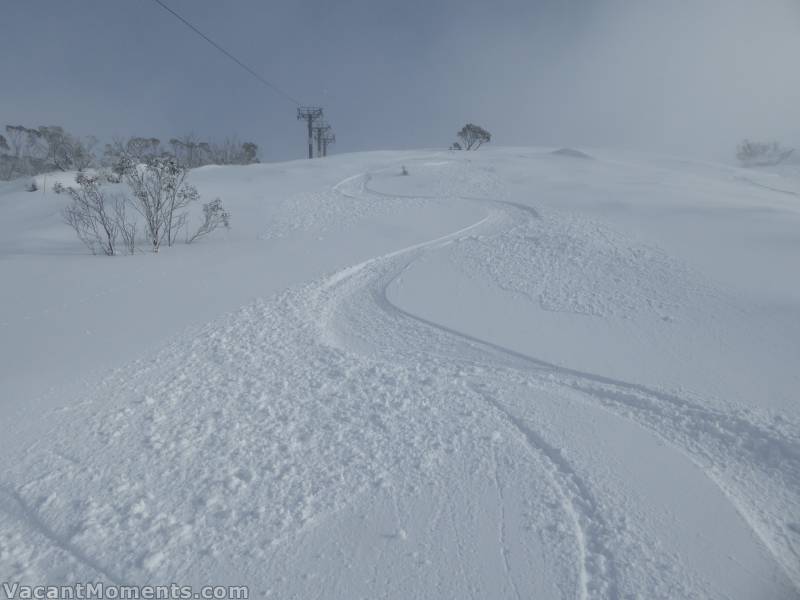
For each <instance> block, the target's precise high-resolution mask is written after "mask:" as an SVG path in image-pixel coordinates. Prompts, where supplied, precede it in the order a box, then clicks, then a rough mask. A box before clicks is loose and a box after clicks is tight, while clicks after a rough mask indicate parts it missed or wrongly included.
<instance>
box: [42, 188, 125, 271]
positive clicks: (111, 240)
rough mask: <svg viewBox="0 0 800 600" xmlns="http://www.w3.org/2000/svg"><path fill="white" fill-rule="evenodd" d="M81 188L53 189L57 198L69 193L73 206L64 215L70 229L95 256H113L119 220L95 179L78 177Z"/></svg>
mask: <svg viewBox="0 0 800 600" xmlns="http://www.w3.org/2000/svg"><path fill="white" fill-rule="evenodd" d="M75 182H76V183H77V184H78V185H77V187H72V186H70V187H65V186H63V185H61V184H56V185H54V186H53V191H54V192H56V193H57V194H60V193H67V194H69V196H70V199H71V200H72V202H71V203H70V205H69V206H67V207H66V208H65V209H64V211H63V216H64V221H66V223H67V224H68V225H70V226H71V227H72V228H73V229H74V230H75V233H76V234H77V236H78V239H80V240H81V241H82V242H83V243H84V244H85V245H86V247H87V248H89V250H90V251H91V252H92V254H100V253H102V254H105V255H106V256H113V255H114V253H115V252H116V242H117V235H118V233H119V229H120V223H119V222H118V216H117V215H116V214H115V213H114V209H113V207H112V206H111V202H109V199H108V198H107V197H106V194H105V192H104V191H103V189H102V187H101V183H100V181H99V178H98V177H97V176H95V175H87V174H86V173H78V175H77V177H76V178H75Z"/></svg>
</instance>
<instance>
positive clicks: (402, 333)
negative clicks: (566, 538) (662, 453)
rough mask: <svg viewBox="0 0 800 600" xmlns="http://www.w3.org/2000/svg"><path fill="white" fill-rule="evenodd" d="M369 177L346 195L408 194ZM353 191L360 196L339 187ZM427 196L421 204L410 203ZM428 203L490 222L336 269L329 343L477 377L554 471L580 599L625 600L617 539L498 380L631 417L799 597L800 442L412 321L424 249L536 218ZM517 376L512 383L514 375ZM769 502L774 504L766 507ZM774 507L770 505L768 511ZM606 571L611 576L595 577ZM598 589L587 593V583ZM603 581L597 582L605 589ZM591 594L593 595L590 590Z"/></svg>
mask: <svg viewBox="0 0 800 600" xmlns="http://www.w3.org/2000/svg"><path fill="white" fill-rule="evenodd" d="M370 180H371V176H370V175H369V174H363V175H362V176H360V177H359V176H355V177H351V178H348V179H346V180H344V181H343V182H341V183H340V184H339V186H338V187H337V188H336V189H337V191H339V192H340V193H343V194H346V195H351V194H353V195H358V194H368V195H372V196H374V197H375V198H376V199H380V198H381V197H393V198H398V197H403V196H398V195H395V194H387V193H384V192H379V191H376V190H373V189H371V188H370V187H369V182H370ZM354 183H357V185H358V190H357V191H355V192H353V191H351V192H343V191H342V190H341V189H340V188H341V187H344V186H346V185H351V184H354ZM408 198H409V199H412V198H413V199H417V200H418V199H420V196H408ZM424 198H427V199H428V200H438V201H446V200H451V201H452V200H463V201H468V202H477V203H480V204H482V205H483V206H485V207H486V210H487V211H488V212H489V216H487V217H486V218H484V219H483V220H481V221H480V222H478V223H476V224H474V225H473V226H471V227H468V228H466V229H463V230H460V231H457V232H454V233H452V234H450V235H448V236H445V237H443V238H440V239H437V240H433V241H430V242H427V243H425V244H418V245H415V246H412V247H409V248H405V249H403V250H400V251H396V252H392V253H390V254H387V255H385V256H382V257H378V258H374V259H371V260H369V261H366V262H364V263H361V264H359V265H357V266H355V267H351V268H349V269H346V270H345V271H342V272H339V273H337V274H335V275H333V276H332V277H331V278H329V279H328V280H327V281H325V282H324V284H323V286H322V288H323V289H324V290H325V300H324V304H325V305H326V307H327V308H326V312H327V325H326V326H325V327H326V328H325V329H324V330H323V334H324V335H326V337H327V341H328V343H331V344H332V345H336V346H340V347H342V348H345V349H348V350H351V351H356V352H361V353H363V354H365V355H370V356H373V357H374V356H377V357H379V358H381V359H383V360H387V361H398V360H400V359H401V360H402V362H404V363H406V364H415V363H416V364H419V363H427V364H431V363H433V364H436V365H437V366H438V367H439V368H445V369H451V370H454V371H459V370H462V372H465V373H469V375H467V378H468V379H473V380H476V381H480V383H470V387H471V388H472V389H473V390H475V391H476V392H477V393H478V394H479V396H480V397H482V398H483V399H484V401H485V402H486V403H487V404H488V405H490V406H491V407H492V408H493V409H494V411H495V412H496V415H497V418H498V420H500V421H501V422H503V423H504V424H505V425H506V426H507V427H508V428H510V429H513V430H514V431H515V433H516V434H517V435H518V437H519V438H520V439H522V440H524V441H525V442H526V444H527V446H528V447H529V449H530V451H531V452H532V453H536V454H538V455H540V456H541V457H542V458H543V459H544V460H546V461H547V462H548V463H549V464H548V471H549V473H550V475H551V477H552V478H553V480H554V481H555V482H557V484H558V486H559V488H560V490H561V493H562V495H563V497H564V499H565V501H566V502H567V503H568V505H569V507H570V508H569V511H568V512H569V513H570V515H571V517H572V519H573V522H574V526H575V537H576V543H577V544H578V546H579V548H580V551H581V554H582V556H583V559H582V560H583V565H582V568H581V588H582V589H581V597H609V598H614V597H617V593H618V592H617V582H616V580H615V577H616V576H615V570H614V563H613V560H614V557H613V556H612V554H611V553H610V552H609V550H608V548H607V540H609V539H610V538H611V537H613V532H612V531H610V529H609V527H608V525H607V524H605V523H604V522H603V517H602V511H601V510H599V509H598V508H597V507H596V504H595V500H594V498H593V497H592V494H591V492H590V490H589V489H588V487H587V486H586V485H585V484H584V483H583V482H582V481H581V480H580V479H579V478H578V477H577V475H576V473H575V472H574V471H573V470H572V469H571V467H570V465H569V462H568V461H566V460H565V459H564V458H563V457H562V456H561V454H560V451H559V450H558V449H557V448H554V447H552V446H550V445H548V443H547V442H546V441H545V440H544V438H542V437H541V436H539V435H538V434H537V433H536V432H535V431H533V430H532V429H531V428H530V424H529V423H526V422H524V421H523V420H521V419H520V418H518V417H516V416H515V415H514V414H513V413H512V412H510V411H509V410H508V409H507V408H506V407H504V405H503V403H502V402H501V401H500V400H498V397H499V396H500V395H501V392H500V391H499V390H500V389H502V387H503V385H502V384H500V383H498V382H499V381H505V382H509V381H513V380H514V379H517V381H516V383H521V381H520V379H522V380H528V382H530V381H533V382H538V383H539V384H542V385H552V383H553V382H554V380H555V382H556V383H557V385H559V386H563V387H564V388H568V389H570V390H574V391H575V392H578V393H579V395H580V397H581V398H582V399H583V400H584V401H585V402H587V403H592V404H595V405H599V406H601V407H603V409H606V410H609V411H612V412H613V413H614V414H616V415H620V416H622V417H624V418H626V419H629V420H632V421H633V422H635V423H637V424H638V425H640V426H642V427H644V428H646V429H647V430H648V431H650V432H651V433H652V434H654V435H656V436H658V438H660V439H663V440H665V441H667V442H668V443H670V444H671V445H672V446H673V447H675V448H676V449H678V450H679V451H681V452H682V453H684V454H685V455H686V456H687V457H689V458H690V459H691V460H692V462H693V463H694V464H696V465H697V466H698V467H700V468H701V469H702V471H703V472H704V473H705V475H706V476H707V477H708V478H709V479H711V480H712V481H713V482H714V483H715V484H716V485H717V486H718V487H719V489H720V490H721V491H722V492H723V493H724V495H725V496H726V497H727V498H728V500H729V501H730V502H731V503H732V504H733V505H734V506H735V508H736V509H737V511H738V512H739V513H740V515H741V516H742V518H743V519H744V520H745V521H746V522H747V523H748V525H749V526H750V527H751V528H752V530H753V531H754V532H755V533H756V535H757V536H758V537H759V538H760V539H761V541H762V542H763V543H764V544H765V546H766V547H767V548H769V550H770V552H771V554H772V556H773V557H774V559H775V561H776V562H777V563H778V564H779V565H780V566H781V567H782V569H783V570H784V572H785V573H786V575H787V576H788V578H789V579H790V580H791V581H792V582H793V583H794V586H795V588H796V589H797V590H800V552H798V549H797V547H796V542H794V541H793V539H792V538H793V537H795V536H796V531H795V529H794V527H795V526H794V525H793V523H792V521H791V520H789V517H790V516H791V515H798V514H800V506H799V505H798V494H797V487H796V486H797V485H798V482H800V443H799V441H798V439H797V437H791V436H787V435H785V434H783V433H782V432H779V431H775V430H770V429H767V428H765V427H763V426H761V425H759V424H756V423H753V422H750V421H748V420H747V419H746V418H744V417H743V416H741V415H738V414H733V413H725V412H722V411H719V410H715V409H712V408H707V407H704V406H702V405H701V404H699V403H697V402H695V401H693V400H690V399H688V398H682V397H680V396H677V395H675V394H672V393H668V392H664V391H660V390H655V389H650V388H648V387H646V386H643V385H640V384H634V383H628V382H625V381H620V380H617V379H613V378H609V377H604V376H602V375H597V374H593V373H586V372H581V371H578V370H574V369H570V368H568V367H563V366H558V365H554V364H550V363H548V362H546V361H542V360H539V359H536V358H534V357H531V356H526V355H522V354H520V353H517V352H514V351H511V350H509V349H507V348H503V347H500V346H497V345H495V344H492V343H489V342H486V341H484V340H480V339H477V338H474V337H472V336H470V335H467V334H465V333H463V332H459V331H455V330H453V329H451V328H448V327H445V326H442V325H441V324H438V323H434V322H431V321H429V320H426V319H424V318H422V317H419V316H417V315H415V314H412V313H410V312H408V311H406V310H404V309H402V308H401V307H400V306H398V305H396V304H394V303H393V302H392V301H391V300H390V299H389V296H388V294H387V290H388V289H389V287H390V286H391V285H392V284H393V283H394V282H395V281H396V280H397V278H398V277H400V276H401V275H402V273H403V272H404V271H406V270H407V269H410V268H411V267H412V266H413V264H414V263H415V262H416V261H418V260H420V259H421V258H422V257H423V255H424V254H425V253H427V252H435V251H436V250H437V249H440V248H442V247H444V246H447V245H451V244H454V243H457V242H458V241H459V240H461V239H464V237H465V236H466V235H467V234H470V235H472V236H481V237H482V238H491V237H493V236H502V235H503V233H504V232H505V231H506V230H509V229H511V228H521V227H523V228H524V226H525V225H524V224H525V222H526V221H529V220H532V219H537V218H539V216H538V214H537V213H536V211H535V209H532V208H531V207H528V206H523V205H519V204H516V203H512V202H507V201H503V200H496V199H492V198H477V197H474V196H461V195H451V196H425V197H424ZM508 369H510V370H511V371H512V372H513V374H511V373H509V372H508V371H507V370H508ZM764 497H770V500H771V502H770V503H769V505H767V506H765V504H764V503H763V502H762V501H761V500H762V499H763V498H764ZM770 505H771V506H770ZM598 564H602V565H603V568H602V569H599V568H598V567H597V565H598ZM589 579H593V580H595V583H594V584H588V583H587V580H589ZM597 580H601V583H597ZM593 586H594V587H593Z"/></svg>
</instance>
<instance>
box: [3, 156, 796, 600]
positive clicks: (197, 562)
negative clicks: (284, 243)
mask: <svg viewBox="0 0 800 600" xmlns="http://www.w3.org/2000/svg"><path fill="white" fill-rule="evenodd" d="M405 162H406V164H407V165H408V169H409V171H410V176H408V177H398V176H397V175H396V171H397V169H395V167H394V165H391V166H389V167H387V168H385V169H376V170H374V171H370V172H367V173H363V174H355V175H352V176H348V177H347V178H345V179H344V180H342V181H341V182H340V183H338V184H337V185H335V186H333V187H332V188H331V189H330V190H327V191H325V192H323V193H321V194H319V195H316V196H311V195H310V196H308V197H307V198H305V199H301V198H300V197H298V198H297V199H296V200H292V202H295V201H297V202H301V201H302V202H305V203H306V204H307V205H308V206H309V210H308V211H307V214H306V211H304V210H301V209H300V208H286V212H285V215H286V218H285V220H280V219H279V220H278V221H276V222H275V223H272V224H271V225H270V227H272V228H273V230H272V231H273V233H271V234H267V235H273V234H274V235H276V236H278V235H284V234H288V232H290V231H291V230H294V229H295V228H301V229H302V228H304V229H306V230H309V231H310V230H320V231H321V230H324V227H325V226H328V225H332V226H344V225H346V224H348V223H352V222H353V221H350V220H349V219H351V218H355V216H356V215H362V216H363V215H364V214H367V213H369V212H370V211H394V210H402V208H403V207H404V206H409V205H414V206H415V207H417V208H420V209H424V208H425V207H426V206H429V205H432V204H436V205H437V206H439V207H441V206H450V207H452V209H453V212H454V213H457V212H458V211H459V209H460V208H464V207H465V206H469V207H470V208H471V210H475V209H476V207H477V208H478V209H479V210H478V212H480V215H481V216H480V218H477V219H475V221H474V222H473V223H472V224H470V225H467V226H464V225H463V224H461V225H459V226H453V227H452V228H451V230H450V231H451V233H448V234H445V235H440V236H438V237H434V238H432V239H429V240H428V241H424V242H417V243H413V244H409V245H406V246H404V247H400V248H397V249H395V250H393V251H391V252H388V253H385V254H381V255H379V256H374V257H372V258H369V259H367V260H364V261H362V262H359V263H357V264H354V265H350V266H349V267H346V268H344V269H340V270H337V271H335V272H333V273H330V274H329V275H327V276H325V277H323V278H321V279H318V280H316V281H312V282H310V283H307V284H304V285H300V286H295V287H292V288H290V289H288V290H286V291H284V292H282V293H280V294H277V295H276V296H273V297H270V298H266V299H261V300H256V301H253V302H251V303H250V304H248V305H246V306H244V307H242V308H241V309H240V310H238V311H236V312H233V313H231V314H229V315H227V316H225V317H223V318H220V319H218V320H216V321H214V322H212V323H209V324H208V325H206V326H205V327H203V328H200V329H198V330H194V331H190V332H187V333H186V334H184V335H183V336H181V337H180V338H178V339H176V340H174V341H173V342H172V343H170V344H169V345H167V346H166V347H164V348H163V349H162V350H161V351H160V352H158V353H157V354H155V355H153V356H151V357H149V358H146V359H142V360H140V361H138V362H136V363H133V364H130V365H128V366H126V367H124V368H121V369H119V370H117V371H116V372H114V373H113V374H112V375H110V376H109V377H108V378H107V379H106V380H104V381H103V382H102V383H100V384H98V385H97V386H96V387H95V388H93V389H91V390H89V391H87V392H86V394H85V397H83V398H81V402H77V403H72V404H70V405H69V410H65V411H64V412H63V414H62V416H61V417H60V422H59V424H58V427H57V428H56V429H54V430H53V431H52V432H51V433H50V435H49V436H48V437H47V438H46V439H43V440H41V441H40V442H38V443H36V444H34V445H33V446H32V447H31V448H30V449H29V450H28V451H27V452H25V453H24V454H23V455H22V456H20V458H19V461H18V464H17V465H16V466H15V467H13V468H9V469H7V470H6V471H5V472H4V473H3V474H2V476H0V573H2V574H3V575H4V576H6V575H7V577H8V579H9V580H13V581H16V580H22V581H27V582H32V583H37V582H38V583H40V582H43V581H47V582H49V583H60V582H70V581H79V580H89V581H93V580H106V581H109V582H116V583H128V584H130V583H169V582H171V581H179V582H181V583H183V584H197V585H199V584H208V583H214V584H228V583H230V584H243V583H244V584H247V585H249V586H250V590H251V597H275V598H314V597H316V598H398V599H399V598H515V599H522V598H581V599H595V598H608V599H614V600H617V599H623V598H625V599H628V598H647V599H648V600H649V599H651V598H652V599H656V598H664V599H666V598H707V597H715V598H749V597H762V598H775V599H778V598H783V599H789V598H793V597H797V593H798V589H800V570H799V568H798V564H800V560H797V559H798V550H797V549H798V547H800V542H798V538H799V537H800V536H798V532H799V531H800V500H799V499H798V493H797V490H798V484H799V483H800V439H798V433H797V429H796V427H795V425H796V423H794V422H793V421H792V420H791V418H790V417H786V418H784V419H783V420H781V421H777V420H770V419H768V418H766V417H765V416H764V415H763V414H760V413H758V412H757V411H753V412H745V411H741V410H737V409H735V408H733V407H730V406H728V407H725V406H721V405H719V404H718V403H710V402H707V401H706V400H704V399H703V398H702V397H699V396H698V395H696V394H694V393H690V392H683V391H681V392H674V391H668V390H662V389H660V388H657V387H655V386H648V385H644V384H642V383H633V382H627V381H623V380H621V379H620V378H615V377H610V376H606V375H603V374H601V373H591V372H586V371H582V370H580V369H577V368H572V367H570V366H569V365H556V364H553V363H551V362H548V361H545V360H541V359H538V358H536V357H533V356H530V355H527V354H524V353H521V352H516V351H512V350H510V349H508V348H505V347H503V346H501V345H499V344H496V343H493V342H490V341H486V340H481V339H478V338H477V337H476V336H474V335H471V334H470V333H469V332H466V331H459V330H458V329H457V328H456V327H451V326H448V325H445V324H443V323H439V322H436V321H435V320H432V319H428V318H426V317H424V316H420V315H418V314H415V313H414V311H413V310H410V309H407V308H405V307H404V306H403V305H402V302H399V301H397V300H396V299H395V298H394V297H393V296H392V294H391V293H390V289H391V287H392V286H393V285H394V284H395V283H396V282H397V281H398V280H399V279H400V278H402V277H403V276H406V275H409V274H412V273H413V271H414V269H415V268H417V267H418V266H419V265H420V264H422V263H423V262H424V261H426V260H429V259H431V258H432V257H435V256H447V257H448V260H449V261H450V264H451V265H453V266H455V268H456V269H457V270H459V271H460V272H461V273H462V274H463V275H465V276H468V277H473V278H478V279H481V280H488V281H491V282H492V283H493V285H494V286H496V287H497V288H499V289H500V290H501V291H504V292H510V293H511V294H512V295H521V296H523V297H524V298H526V299H527V300H530V301H531V302H533V303H535V304H536V305H537V306H539V307H541V308H543V309H545V310H548V311H558V312H563V313H566V314H579V315H584V316H585V315H589V316H592V317H594V318H598V319H601V318H602V319H609V318H619V319H632V318H634V319H645V320H655V321H659V322H663V321H664V320H667V319H672V318H678V319H684V318H688V315H689V314H690V311H688V310H687V306H688V305H689V304H693V305H700V306H701V307H704V306H706V305H708V306H713V307H723V308H724V310H730V311H732V312H731V314H733V311H735V310H736V309H735V308H733V307H728V300H727V298H726V297H725V296H724V294H722V293H720V292H718V291H717V290H715V289H714V287H713V286H712V285H710V284H705V283H702V282H701V279H700V278H699V277H698V276H697V275H696V274H694V273H693V272H692V271H691V270H690V269H688V268H685V267H683V266H682V264H681V263H680V262H679V261H677V260H675V259H673V258H671V257H670V256H669V255H667V253H665V252H663V251H661V250H659V249H658V248H656V247H650V246H647V245H645V244H642V243H639V242H636V241H634V240H631V239H630V238H628V237H626V236H625V235H623V234H622V233H619V232H615V231H613V230H612V229H611V228H609V227H606V226H605V225H602V224H600V223H597V222H595V221H592V220H590V219H588V218H583V217H579V216H577V215H570V214H568V213H567V212H566V211H565V212H557V211H553V210H545V209H542V208H540V207H534V206H535V203H533V202H532V203H530V204H526V203H520V202H518V201H517V200H518V199H517V198H514V199H512V198H511V197H510V195H509V194H508V193H507V191H506V190H505V188H504V186H503V182H502V178H501V177H500V176H499V175H498V174H497V173H496V172H495V171H494V170H493V168H492V167H485V166H477V165H473V164H470V163H469V162H464V161H451V160H437V161H431V160H430V159H429V158H423V159H420V161H417V162H411V161H405ZM265 230H266V229H265ZM487 318H488V317H487ZM726 318H727V317H726ZM695 495H696V496H695ZM209 577H216V578H218V579H219V580H217V581H212V582H209V580H208V578H209Z"/></svg>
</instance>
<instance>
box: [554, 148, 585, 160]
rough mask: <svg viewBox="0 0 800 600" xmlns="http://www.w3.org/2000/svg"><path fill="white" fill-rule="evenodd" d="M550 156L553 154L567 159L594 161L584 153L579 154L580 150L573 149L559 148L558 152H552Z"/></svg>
mask: <svg viewBox="0 0 800 600" xmlns="http://www.w3.org/2000/svg"><path fill="white" fill-rule="evenodd" d="M550 154H554V155H556V156H568V157H569V158H582V159H584V160H594V157H592V156H589V155H588V154H586V153H585V152H581V151H580V150H575V149H574V148H560V149H558V150H553V152H551V153H550Z"/></svg>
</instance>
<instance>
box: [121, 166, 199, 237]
mask: <svg viewBox="0 0 800 600" xmlns="http://www.w3.org/2000/svg"><path fill="white" fill-rule="evenodd" d="M122 172H123V178H124V180H125V182H126V183H127V184H128V185H129V186H130V188H131V190H132V192H133V196H134V198H135V202H134V207H135V208H136V210H137V211H138V212H139V214H141V215H142V217H143V218H144V221H145V227H146V229H147V234H148V237H149V239H150V243H151V244H152V248H153V252H158V250H159V248H160V247H161V245H162V243H164V242H165V241H166V243H167V246H172V244H173V243H174V242H175V240H176V237H177V234H178V232H179V231H180V230H181V229H182V228H183V227H184V226H185V225H186V218H187V215H186V212H185V211H184V209H185V208H186V207H187V206H189V204H191V203H192V202H194V201H195V200H197V199H198V198H199V194H198V193H197V190H196V189H195V188H194V187H193V186H191V185H189V184H188V183H186V176H187V174H188V169H187V168H186V167H181V166H179V165H178V164H177V163H176V161H175V160H174V159H172V158H161V157H157V158H149V159H147V161H146V162H145V163H144V164H137V163H135V162H133V161H131V160H127V161H126V162H125V164H124V165H123V168H122Z"/></svg>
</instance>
